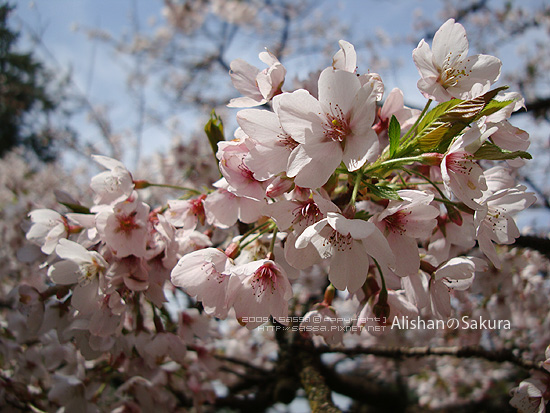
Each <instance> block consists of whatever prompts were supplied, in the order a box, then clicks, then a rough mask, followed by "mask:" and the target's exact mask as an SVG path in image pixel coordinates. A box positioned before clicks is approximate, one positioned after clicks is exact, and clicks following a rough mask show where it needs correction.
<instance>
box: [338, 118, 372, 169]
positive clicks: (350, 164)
mask: <svg viewBox="0 0 550 413" xmlns="http://www.w3.org/2000/svg"><path fill="white" fill-rule="evenodd" d="M379 152H380V148H379V142H378V136H377V135H376V132H375V131H374V130H373V129H370V128H369V129H368V130H367V131H366V132H365V133H361V134H359V133H355V132H354V133H353V135H352V136H348V137H347V138H346V144H345V148H344V153H343V155H342V161H343V162H344V164H345V165H346V168H348V171H350V172H353V171H356V170H357V169H359V168H361V167H362V166H363V165H364V164H365V163H366V162H367V160H368V161H371V162H372V161H373V160H374V159H376V157H377V155H378V154H379Z"/></svg>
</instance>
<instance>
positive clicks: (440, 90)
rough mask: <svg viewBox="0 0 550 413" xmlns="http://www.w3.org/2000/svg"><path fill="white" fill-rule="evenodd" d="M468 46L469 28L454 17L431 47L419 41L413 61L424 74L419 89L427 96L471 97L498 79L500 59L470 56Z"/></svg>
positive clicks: (440, 97) (442, 29)
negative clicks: (467, 33)
mask: <svg viewBox="0 0 550 413" xmlns="http://www.w3.org/2000/svg"><path fill="white" fill-rule="evenodd" d="M468 48H469V45H468V39H467V38H466V31H465V30H464V27H463V26H462V25H461V24H460V23H455V21H454V19H449V20H447V21H446V22H445V23H444V24H443V25H442V26H441V27H440V28H439V30H438V31H437V32H436V33H435V35H434V38H433V43H432V49H431V50H430V47H429V46H428V44H427V43H426V42H425V41H424V40H421V41H420V43H419V44H418V47H417V48H416V49H414V51H413V60H414V63H415V65H416V67H417V69H418V73H420V76H421V79H420V80H419V81H418V89H420V91H421V92H422V94H423V95H424V96H425V97H426V99H434V100H437V101H438V102H444V101H447V100H450V99H452V98H461V99H471V98H474V97H476V95H477V96H478V95H481V94H483V93H485V92H486V91H488V90H489V87H490V86H491V85H492V84H493V83H494V82H496V81H497V79H498V77H499V76H500V67H501V62H500V60H499V59H497V58H496V57H493V56H488V55H475V56H470V57H467V55H468ZM474 91H475V92H474Z"/></svg>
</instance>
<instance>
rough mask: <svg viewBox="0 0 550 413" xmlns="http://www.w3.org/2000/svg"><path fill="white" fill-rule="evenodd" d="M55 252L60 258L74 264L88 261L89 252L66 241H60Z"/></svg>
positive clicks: (74, 243)
mask: <svg viewBox="0 0 550 413" xmlns="http://www.w3.org/2000/svg"><path fill="white" fill-rule="evenodd" d="M55 252H56V253H57V255H59V257H60V258H63V259H65V260H71V261H74V262H76V263H81V262H86V261H90V252H89V251H88V250H87V249H86V248H84V247H83V246H82V245H80V244H77V243H76V242H74V241H70V240H68V239H60V240H59V244H58V245H57V247H56V248H55Z"/></svg>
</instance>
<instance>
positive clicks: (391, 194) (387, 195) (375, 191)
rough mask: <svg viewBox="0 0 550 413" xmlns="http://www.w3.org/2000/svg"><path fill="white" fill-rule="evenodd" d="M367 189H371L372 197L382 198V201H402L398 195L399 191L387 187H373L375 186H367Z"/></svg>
mask: <svg viewBox="0 0 550 413" xmlns="http://www.w3.org/2000/svg"><path fill="white" fill-rule="evenodd" d="M366 186H367V188H369V191H370V193H371V194H372V195H374V196H376V197H378V198H382V199H392V200H394V201H402V199H401V197H400V196H399V194H398V193H397V191H396V190H395V189H393V188H390V187H389V186H386V185H380V184H379V185H373V184H369V183H367V184H366Z"/></svg>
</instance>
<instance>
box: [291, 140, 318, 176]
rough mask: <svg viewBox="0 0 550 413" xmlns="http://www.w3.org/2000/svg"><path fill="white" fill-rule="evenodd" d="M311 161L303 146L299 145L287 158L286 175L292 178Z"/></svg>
mask: <svg viewBox="0 0 550 413" xmlns="http://www.w3.org/2000/svg"><path fill="white" fill-rule="evenodd" d="M311 161H312V158H311V156H310V155H309V154H308V153H307V151H306V149H305V148H304V145H299V146H298V147H297V148H296V149H295V150H294V151H292V153H291V154H290V156H289V157H288V167H287V171H286V175H287V176H288V177H290V178H294V177H295V176H296V175H297V174H298V173H299V172H300V171H301V170H302V169H304V167H305V166H306V165H307V164H308V163H310V162H311Z"/></svg>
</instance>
